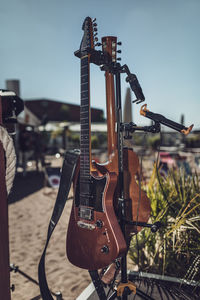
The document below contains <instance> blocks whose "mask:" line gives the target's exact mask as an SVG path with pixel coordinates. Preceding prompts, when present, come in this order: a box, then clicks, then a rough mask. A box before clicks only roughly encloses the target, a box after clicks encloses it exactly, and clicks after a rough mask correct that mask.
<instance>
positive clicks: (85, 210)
mask: <svg viewBox="0 0 200 300" xmlns="http://www.w3.org/2000/svg"><path fill="white" fill-rule="evenodd" d="M79 217H80V218H81V219H84V220H89V221H91V220H93V219H94V208H91V207H85V206H80V207H79Z"/></svg>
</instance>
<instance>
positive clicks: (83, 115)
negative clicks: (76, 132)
mask: <svg viewBox="0 0 200 300" xmlns="http://www.w3.org/2000/svg"><path fill="white" fill-rule="evenodd" d="M89 79H90V77H89V59H88V56H85V57H84V58H82V59H81V105H80V126H81V131H80V133H81V137H80V150H81V155H80V182H81V183H83V184H84V183H85V184H87V183H88V184H89V180H90V159H91V158H90V153H91V149H90V92H89ZM81 185H82V184H81Z"/></svg>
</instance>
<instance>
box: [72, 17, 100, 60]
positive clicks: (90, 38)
mask: <svg viewBox="0 0 200 300" xmlns="http://www.w3.org/2000/svg"><path fill="white" fill-rule="evenodd" d="M95 21H96V19H94V20H92V19H91V18H90V17H87V18H85V20H84V22H83V26H82V30H83V31H84V34H83V38H82V41H81V45H80V50H79V52H80V53H79V57H82V56H83V55H86V54H88V53H89V52H90V49H94V47H95V42H97V41H98V38H97V24H96V23H95ZM77 56H78V55H77Z"/></svg>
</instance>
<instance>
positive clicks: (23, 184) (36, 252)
mask: <svg viewBox="0 0 200 300" xmlns="http://www.w3.org/2000/svg"><path fill="white" fill-rule="evenodd" d="M51 163H52V166H61V165H62V160H53V161H52V162H51ZM57 191H58V190H57V189H55V190H53V189H52V188H48V187H46V185H45V181H44V173H43V172H42V171H41V172H39V173H37V172H36V171H34V169H32V170H29V171H28V172H27V175H26V177H23V176H22V173H18V174H17V176H16V177H15V181H14V185H13V189H12V193H11V195H10V196H9V203H10V204H9V206H8V208H9V239H10V263H12V264H15V265H16V266H18V267H19V269H20V270H21V271H22V272H24V273H26V274H27V275H29V276H30V277H32V278H33V279H35V280H37V281H38V263H39V260H40V257H41V255H42V252H43V249H44V245H45V241H46V236H47V229H48V224H49V220H50V218H51V215H52V211H53V207H54V204H55V200H56V196H57ZM69 196H72V190H71V191H70V195H69ZM71 206H72V200H68V201H67V203H66V206H65V209H64V211H63V213H62V216H61V218H60V220H59V223H58V225H57V227H56V229H55V231H54V232H53V235H52V237H51V240H50V243H49V246H48V249H47V254H46V276H47V281H48V284H49V288H50V289H51V290H52V291H53V292H54V293H56V292H58V291H60V292H61V293H62V295H63V299H64V300H74V299H76V298H77V297H78V296H79V295H80V294H81V292H82V291H83V290H84V289H85V288H86V287H87V286H88V284H89V283H90V282H91V279H90V276H89V274H88V271H87V270H83V269H80V268H77V267H75V266H73V265H72V264H71V263H70V262H69V261H68V259H67V257H66V234H67V226H68V220H69V216H70V212H71ZM128 262H129V263H128V266H129V268H130V266H131V263H130V260H128ZM132 269H133V268H132ZM12 284H14V285H15V291H14V292H12V295H11V299H12V300H37V299H41V298H39V297H37V296H39V295H40V290H39V287H38V286H37V285H36V284H34V283H32V282H31V281H29V280H28V279H27V278H25V277H24V276H22V275H21V274H20V273H18V272H16V273H15V272H13V271H12V272H11V285H12Z"/></svg>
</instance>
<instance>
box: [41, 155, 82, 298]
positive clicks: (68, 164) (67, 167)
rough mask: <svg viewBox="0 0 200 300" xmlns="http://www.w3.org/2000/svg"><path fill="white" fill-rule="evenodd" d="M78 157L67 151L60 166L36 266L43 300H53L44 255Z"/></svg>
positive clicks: (66, 196)
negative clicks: (51, 208)
mask: <svg viewBox="0 0 200 300" xmlns="http://www.w3.org/2000/svg"><path fill="white" fill-rule="evenodd" d="M79 155H80V152H79V150H74V151H67V152H66V154H65V158H64V162H63V166H62V173H61V178H60V185H59V190H58V194H57V198H56V202H55V205H54V209H53V213H52V217H51V220H50V222H49V227H48V232H47V240H46V244H45V247H44V251H43V253H42V256H41V259H40V262H39V266H38V279H39V286H40V292H41V296H42V299H43V300H54V299H53V297H52V295H51V292H50V290H49V287H48V284H47V280H46V274H45V254H46V250H47V246H48V244H49V240H50V237H51V235H52V233H53V231H54V229H55V227H56V225H57V223H58V221H59V219H60V216H61V214H62V212H63V209H64V206H65V203H66V201H67V198H68V194H69V191H70V187H71V183H72V180H73V176H74V171H75V169H76V165H77V161H78V158H79Z"/></svg>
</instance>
